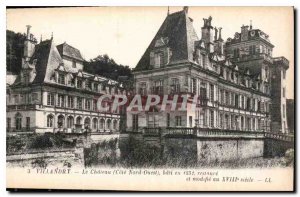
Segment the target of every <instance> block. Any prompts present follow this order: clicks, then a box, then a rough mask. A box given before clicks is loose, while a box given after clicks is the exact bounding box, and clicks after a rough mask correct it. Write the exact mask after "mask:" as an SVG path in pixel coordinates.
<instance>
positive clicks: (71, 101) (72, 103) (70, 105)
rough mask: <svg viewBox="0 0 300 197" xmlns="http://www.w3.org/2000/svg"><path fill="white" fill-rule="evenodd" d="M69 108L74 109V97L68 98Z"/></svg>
mask: <svg viewBox="0 0 300 197" xmlns="http://www.w3.org/2000/svg"><path fill="white" fill-rule="evenodd" d="M68 107H70V108H73V107H74V98H73V96H68Z"/></svg>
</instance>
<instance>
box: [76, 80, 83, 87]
mask: <svg viewBox="0 0 300 197" xmlns="http://www.w3.org/2000/svg"><path fill="white" fill-rule="evenodd" d="M77 88H82V80H81V79H78V80H77Z"/></svg>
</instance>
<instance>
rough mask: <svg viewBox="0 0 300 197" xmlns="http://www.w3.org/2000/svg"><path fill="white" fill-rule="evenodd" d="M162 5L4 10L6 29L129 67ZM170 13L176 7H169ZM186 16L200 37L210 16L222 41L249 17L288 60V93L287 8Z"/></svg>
mask: <svg viewBox="0 0 300 197" xmlns="http://www.w3.org/2000/svg"><path fill="white" fill-rule="evenodd" d="M167 10H168V7H81V8H70V7H69V8H31V9H30V8H25V9H8V10H7V29H9V30H13V31H15V32H21V33H25V32H26V25H31V26H32V28H31V33H32V34H34V35H35V37H36V38H37V40H38V41H39V40H40V37H41V35H42V38H43V39H49V38H50V37H51V34H52V32H53V38H54V42H55V43H56V44H61V43H63V42H67V43H68V44H70V45H72V46H74V47H76V48H78V49H79V50H80V51H81V54H82V56H83V57H84V58H85V59H86V60H89V59H92V58H94V57H97V56H98V55H103V54H108V55H109V56H110V57H111V58H113V59H114V60H115V61H116V62H117V63H119V64H123V65H128V66H129V67H131V68H134V67H135V66H136V64H137V62H138V61H139V59H140V58H141V56H142V55H143V53H144V52H145V50H146V48H147V47H148V45H149V44H150V42H151V40H152V39H153V37H154V36H155V34H156V32H157V31H158V29H159V27H160V26H161V24H162V23H163V21H164V19H165V17H166V16H167ZM169 10H170V13H173V12H176V11H179V10H182V7H170V8H169ZM188 14H189V17H191V18H193V19H194V22H193V24H194V28H195V30H196V33H197V34H198V37H199V38H201V27H202V25H203V18H207V17H208V16H212V18H213V19H212V25H213V26H216V27H222V28H223V29H222V37H223V39H224V40H226V39H227V38H228V37H233V36H234V33H235V32H240V29H241V26H242V25H249V24H250V20H252V26H253V28H254V29H261V30H262V31H264V32H265V33H267V34H268V35H269V36H270V37H269V39H270V41H271V43H272V44H273V45H275V48H274V49H273V57H277V56H285V57H286V58H287V59H288V60H289V61H290V68H289V70H288V72H287V76H288V77H287V79H289V80H288V81H287V98H293V97H294V19H293V18H294V17H293V9H292V7H189V11H188Z"/></svg>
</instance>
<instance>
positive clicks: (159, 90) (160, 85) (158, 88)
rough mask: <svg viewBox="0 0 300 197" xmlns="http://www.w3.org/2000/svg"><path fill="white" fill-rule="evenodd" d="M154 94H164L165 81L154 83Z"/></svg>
mask: <svg viewBox="0 0 300 197" xmlns="http://www.w3.org/2000/svg"><path fill="white" fill-rule="evenodd" d="M152 93H153V94H163V80H158V81H155V82H154V87H153V90H152Z"/></svg>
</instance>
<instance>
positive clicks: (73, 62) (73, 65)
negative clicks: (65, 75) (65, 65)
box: [72, 60, 76, 68]
mask: <svg viewBox="0 0 300 197" xmlns="http://www.w3.org/2000/svg"><path fill="white" fill-rule="evenodd" d="M72 67H73V68H76V61H75V60H73V61H72Z"/></svg>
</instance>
